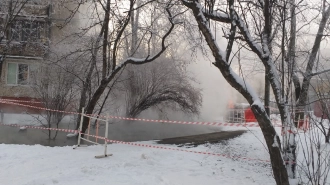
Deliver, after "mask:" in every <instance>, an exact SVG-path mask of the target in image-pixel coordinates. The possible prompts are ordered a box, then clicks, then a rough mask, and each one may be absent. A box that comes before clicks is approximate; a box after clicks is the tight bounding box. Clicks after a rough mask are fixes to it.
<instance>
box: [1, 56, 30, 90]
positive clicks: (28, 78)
mask: <svg viewBox="0 0 330 185" xmlns="http://www.w3.org/2000/svg"><path fill="white" fill-rule="evenodd" d="M9 64H16V71H15V75H16V82H15V84H8V73H9V71H8V67H9ZM20 64H25V65H27V67H28V71H27V73H28V77H27V80H26V81H27V83H26V84H19V83H18V76H19V67H18V65H20ZM30 68H31V66H30V64H28V63H25V62H7V66H6V85H7V86H31V84H30V79H31V77H30V75H31V74H30V73H31V71H30Z"/></svg>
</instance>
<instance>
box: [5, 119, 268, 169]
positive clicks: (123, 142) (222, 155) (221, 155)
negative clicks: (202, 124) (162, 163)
mask: <svg viewBox="0 0 330 185" xmlns="http://www.w3.org/2000/svg"><path fill="white" fill-rule="evenodd" d="M0 125H3V126H10V127H26V128H32V129H41V130H57V131H61V132H69V133H78V130H71V129H59V128H47V127H37V126H29V125H24V126H23V125H17V124H2V123H0ZM84 135H86V136H90V137H94V138H97V139H102V140H106V141H107V142H109V143H117V144H124V145H131V146H139V147H147V148H155V149H163V150H172V151H180V152H188V153H194V154H203V155H211V156H218V157H225V158H229V159H236V160H237V159H241V160H248V161H259V162H266V163H269V162H270V160H263V159H253V158H249V157H241V156H235V157H234V156H230V155H227V154H220V153H212V152H202V151H194V150H186V149H181V148H174V147H166V146H159V145H150V144H143V143H135V142H125V141H118V140H112V139H108V138H105V137H101V136H96V135H90V134H86V133H85V134H84Z"/></svg>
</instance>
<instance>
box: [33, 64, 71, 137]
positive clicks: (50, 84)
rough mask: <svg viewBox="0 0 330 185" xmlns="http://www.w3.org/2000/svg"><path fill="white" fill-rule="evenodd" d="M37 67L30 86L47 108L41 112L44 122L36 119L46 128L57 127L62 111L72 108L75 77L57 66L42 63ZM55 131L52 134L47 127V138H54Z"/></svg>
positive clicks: (63, 114)
mask: <svg viewBox="0 0 330 185" xmlns="http://www.w3.org/2000/svg"><path fill="white" fill-rule="evenodd" d="M67 65H70V64H67ZM38 67H39V68H40V69H39V70H36V71H34V73H33V74H32V75H33V81H32V85H33V86H32V88H33V90H34V92H35V93H36V94H37V96H38V97H39V98H40V100H41V102H42V103H43V105H44V107H45V108H46V109H47V110H46V111H44V113H42V117H43V118H44V119H45V120H46V123H44V122H43V120H41V119H38V121H39V122H40V123H41V124H42V125H43V126H44V127H46V128H59V124H60V122H61V121H62V120H63V118H64V116H65V115H66V114H65V113H64V112H65V111H67V110H68V109H70V108H72V104H73V103H74V100H75V98H76V96H77V93H76V90H75V88H74V83H75V82H74V81H75V78H74V77H73V75H72V74H70V73H67V72H66V71H64V70H63V69H62V68H60V67H57V66H53V65H42V66H38ZM67 68H69V67H67ZM54 110H57V111H54ZM57 132H58V130H56V131H55V134H54V135H52V134H51V133H52V132H51V130H50V129H49V130H48V133H47V134H48V138H49V139H56V136H57Z"/></svg>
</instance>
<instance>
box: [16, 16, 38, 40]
mask: <svg viewBox="0 0 330 185" xmlns="http://www.w3.org/2000/svg"><path fill="white" fill-rule="evenodd" d="M43 26H44V23H43V22H38V21H28V20H24V21H15V22H14V23H13V25H12V29H11V33H12V39H13V40H15V41H31V42H37V41H39V39H40V36H41V33H42V31H43Z"/></svg>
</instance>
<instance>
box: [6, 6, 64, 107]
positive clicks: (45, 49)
mask: <svg viewBox="0 0 330 185" xmlns="http://www.w3.org/2000/svg"><path fill="white" fill-rule="evenodd" d="M56 2H57V1H51V0H1V1H0V98H3V99H14V100H24V101H35V100H38V97H37V95H36V94H35V93H34V91H33V89H32V88H31V86H32V84H33V76H34V74H36V73H38V70H40V68H39V67H38V66H39V65H40V63H42V62H43V61H44V60H45V59H47V56H48V53H49V50H50V47H51V43H52V40H54V39H59V38H58V37H60V32H61V30H60V29H59V28H58V24H60V23H61V22H63V21H64V20H65V17H66V16H68V15H69V11H68V9H67V8H63V7H61V6H60V5H59V4H56ZM25 104H29V103H25ZM32 104H33V103H32ZM33 105H35V104H33ZM0 109H1V110H2V111H7V112H8V111H9V112H22V111H25V110H26V108H17V107H15V108H14V107H13V106H9V105H5V104H0ZM13 109H14V110H13Z"/></svg>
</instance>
